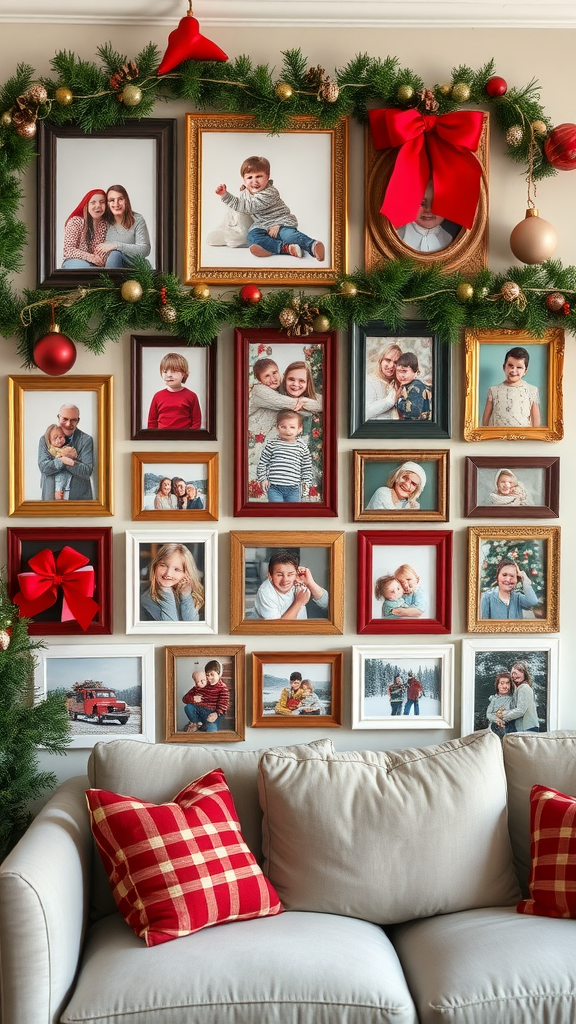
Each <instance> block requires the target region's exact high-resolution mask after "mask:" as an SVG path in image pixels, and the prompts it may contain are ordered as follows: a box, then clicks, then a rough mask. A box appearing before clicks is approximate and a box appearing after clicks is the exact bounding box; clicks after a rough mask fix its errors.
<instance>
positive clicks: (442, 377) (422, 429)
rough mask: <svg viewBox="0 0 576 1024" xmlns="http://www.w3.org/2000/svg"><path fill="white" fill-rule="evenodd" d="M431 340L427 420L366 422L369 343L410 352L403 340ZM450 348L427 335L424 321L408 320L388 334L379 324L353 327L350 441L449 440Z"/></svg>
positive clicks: (374, 420)
mask: <svg viewBox="0 0 576 1024" xmlns="http://www.w3.org/2000/svg"><path fill="white" fill-rule="evenodd" d="M410 338H420V339H421V338H425V339H430V348H431V350H432V351H431V358H430V365H431V375H432V388H431V390H432V409H431V419H430V420H400V419H396V420H393V419H386V420H384V419H379V420H377V419H368V418H367V416H366V392H365V386H366V376H367V374H366V365H367V350H368V348H369V347H370V344H371V341H372V339H379V340H380V339H381V340H382V348H383V349H384V348H385V347H386V346H387V345H392V344H393V343H394V342H395V341H396V340H398V342H399V343H400V345H399V347H400V348H401V349H402V352H408V351H410V349H409V347H408V344H407V342H405V343H404V345H402V342H403V341H404V339H410ZM450 362H451V351H450V346H449V345H448V344H446V343H444V342H442V341H441V340H440V337H439V335H437V334H434V333H433V332H432V331H430V328H429V327H428V325H427V324H426V322H425V321H423V320H410V321H409V323H408V324H407V325H406V326H405V327H404V328H403V329H401V330H398V331H391V330H390V328H389V326H388V325H387V324H385V323H384V321H382V320H371V321H369V322H368V323H367V324H357V323H352V325H351V328H350V414H349V433H348V436H349V437H352V438H357V437H359V438H360V437H362V438H363V437H371V438H397V439H398V440H399V441H407V440H410V439H412V438H439V437H441V438H449V437H450V436H451V435H450Z"/></svg>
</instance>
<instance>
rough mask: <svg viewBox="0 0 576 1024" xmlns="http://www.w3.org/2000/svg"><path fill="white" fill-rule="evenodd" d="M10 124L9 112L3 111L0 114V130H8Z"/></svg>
mask: <svg viewBox="0 0 576 1024" xmlns="http://www.w3.org/2000/svg"><path fill="white" fill-rule="evenodd" d="M11 124H12V114H11V113H10V111H9V110H4V111H3V113H2V114H0V125H1V126H2V128H9V127H10V125H11Z"/></svg>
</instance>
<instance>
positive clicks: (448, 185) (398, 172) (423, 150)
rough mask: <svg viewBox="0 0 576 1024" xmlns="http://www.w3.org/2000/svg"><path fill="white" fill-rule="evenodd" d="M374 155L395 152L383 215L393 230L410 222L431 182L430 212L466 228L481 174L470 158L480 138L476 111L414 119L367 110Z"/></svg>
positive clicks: (415, 114) (413, 113)
mask: <svg viewBox="0 0 576 1024" xmlns="http://www.w3.org/2000/svg"><path fill="white" fill-rule="evenodd" d="M368 117H369V119H370V128H371V129H372V138H373V140H374V146H375V147H376V149H395V148H396V147H397V146H399V147H400V149H399V150H398V156H397V157H396V163H395V165H394V170H393V171H392V175H391V177H390V181H389V182H388V187H387V189H386V194H385V196H384V202H383V204H382V207H381V213H383V214H384V215H385V216H386V217H388V220H389V221H390V222H391V224H392V225H393V226H394V227H395V228H399V227H401V226H402V225H403V224H409V223H410V222H411V221H413V220H416V217H417V216H418V208H419V206H420V203H421V202H422V197H423V195H424V192H425V191H426V186H427V184H428V182H429V181H430V178H432V182H433V186H434V199H433V212H435V213H436V214H437V215H438V216H442V217H446V218H447V219H448V220H452V221H454V223H455V224H461V225H462V227H465V228H471V227H472V224H473V223H474V217H475V215H476V208H477V206H478V197H479V194H480V178H481V175H482V168H481V166H480V164H479V162H478V160H477V159H476V157H475V156H474V152H475V150H477V149H478V144H479V142H480V136H481V134H482V123H483V114H482V113H481V112H480V111H479V110H455V111H454V112H453V113H452V114H440V115H437V114H435V115H433V114H420V113H419V111H417V110H397V109H395V108H390V107H389V108H386V109H384V110H369V111H368Z"/></svg>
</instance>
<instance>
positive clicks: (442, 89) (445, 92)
mask: <svg viewBox="0 0 576 1024" xmlns="http://www.w3.org/2000/svg"><path fill="white" fill-rule="evenodd" d="M438 92H439V93H440V95H441V96H449V95H450V93H451V92H452V86H451V85H450V82H444V83H443V85H439V86H438Z"/></svg>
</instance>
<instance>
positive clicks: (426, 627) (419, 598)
mask: <svg viewBox="0 0 576 1024" xmlns="http://www.w3.org/2000/svg"><path fill="white" fill-rule="evenodd" d="M451 621H452V530H359V531H358V626H357V632H358V633H449V632H450V628H451Z"/></svg>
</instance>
